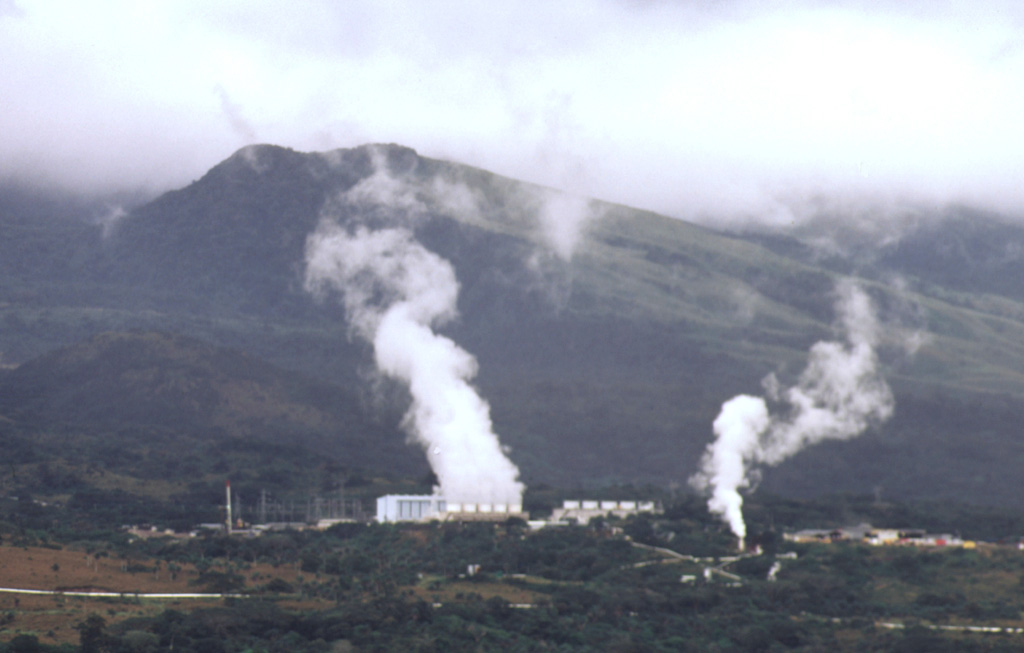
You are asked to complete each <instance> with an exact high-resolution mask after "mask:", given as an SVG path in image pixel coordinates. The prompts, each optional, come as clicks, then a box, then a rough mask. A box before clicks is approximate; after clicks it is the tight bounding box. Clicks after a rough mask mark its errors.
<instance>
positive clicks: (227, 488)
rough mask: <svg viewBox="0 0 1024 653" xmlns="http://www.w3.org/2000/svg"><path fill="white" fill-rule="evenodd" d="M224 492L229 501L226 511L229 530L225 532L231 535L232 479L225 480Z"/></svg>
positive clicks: (226, 523) (226, 522)
mask: <svg viewBox="0 0 1024 653" xmlns="http://www.w3.org/2000/svg"><path fill="white" fill-rule="evenodd" d="M224 493H225V495H226V499H227V503H226V504H225V511H224V512H225V514H226V515H227V519H226V521H225V525H226V526H227V530H226V531H225V532H226V533H227V534H228V535H231V481H230V480H228V481H225V484H224Z"/></svg>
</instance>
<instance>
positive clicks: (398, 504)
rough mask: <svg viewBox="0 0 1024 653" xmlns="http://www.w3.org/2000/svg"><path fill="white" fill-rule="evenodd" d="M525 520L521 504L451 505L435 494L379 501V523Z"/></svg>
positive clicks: (380, 499)
mask: <svg viewBox="0 0 1024 653" xmlns="http://www.w3.org/2000/svg"><path fill="white" fill-rule="evenodd" d="M509 517H519V518H522V519H525V518H526V515H525V514H524V513H523V506H522V504H504V503H493V504H491V503H452V502H449V501H446V500H445V499H444V497H439V496H436V495H416V494H388V495H385V496H382V497H378V498H377V521H378V522H380V523H382V524H385V523H395V522H417V521H430V520H439V521H449V520H451V521H501V520H505V519H508V518H509Z"/></svg>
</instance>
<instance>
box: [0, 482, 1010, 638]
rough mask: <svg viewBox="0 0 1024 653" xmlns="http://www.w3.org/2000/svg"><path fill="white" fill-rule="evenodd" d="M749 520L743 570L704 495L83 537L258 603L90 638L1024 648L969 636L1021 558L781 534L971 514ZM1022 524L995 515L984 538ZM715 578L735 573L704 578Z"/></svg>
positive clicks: (808, 506) (1002, 602) (1002, 622)
mask: <svg viewBox="0 0 1024 653" xmlns="http://www.w3.org/2000/svg"><path fill="white" fill-rule="evenodd" d="M619 491H621V488H620V489H619ZM750 504H751V505H750V507H751V510H750V514H751V529H752V538H753V539H756V540H758V541H760V542H761V543H762V545H763V546H764V548H765V553H764V555H761V556H756V557H747V558H742V559H739V560H734V561H732V562H729V559H728V558H727V557H726V556H727V555H729V554H730V551H729V549H730V547H731V546H732V538H731V537H729V536H728V534H726V533H725V532H723V529H722V526H721V524H720V523H719V522H718V521H717V519H716V518H714V517H713V516H711V515H710V514H708V512H707V511H706V509H704V508H703V502H702V501H701V500H699V499H698V498H696V497H691V496H686V497H683V498H681V499H680V500H677V501H675V502H670V503H669V504H668V505H667V510H666V513H665V514H664V515H642V516H635V517H631V518H629V519H626V520H618V519H604V520H595V521H594V522H592V523H591V524H590V525H589V526H588V527H582V526H569V527H560V528H549V529H545V530H541V531H538V532H530V531H529V530H528V529H527V527H526V524H525V523H523V522H522V521H520V520H515V519H513V520H509V521H507V522H505V523H503V524H485V523H463V524H458V523H449V524H438V523H433V524H424V525H399V526H390V525H389V526H382V525H364V524H342V525H338V526H335V527H333V528H330V529H328V530H326V531H322V532H319V531H301V532H300V531H283V532H279V533H273V534H267V535H264V536H262V537H258V538H241V537H233V538H226V537H223V536H205V537H199V538H194V539H190V540H184V541H175V540H170V539H161V538H155V539H148V540H139V541H135V542H128V541H127V540H124V539H110V538H108V539H107V540H106V541H105V542H104V541H101V540H92V541H91V542H92V543H91V544H86V542H85V541H83V540H78V541H77V543H76V544H75V546H77V547H83V546H85V547H87V548H86V550H87V551H91V552H93V555H100V553H101V552H103V554H104V555H110V556H112V557H119V558H121V559H123V560H126V561H128V562H126V564H128V565H129V566H130V567H132V568H134V569H136V570H137V573H151V572H152V571H153V570H154V569H156V570H159V569H160V568H166V569H167V570H168V571H173V570H176V569H181V568H183V567H184V566H186V565H195V566H196V568H197V569H198V570H199V574H198V575H197V576H196V577H195V580H193V581H191V584H192V585H193V586H195V587H196V588H197V589H200V590H205V591H214V592H240V593H243V594H247V595H248V596H247V597H246V598H229V599H225V600H224V601H223V602H222V603H221V604H220V605H217V606H215V607H210V606H206V607H195V606H189V605H188V604H186V603H179V604H178V605H177V606H175V607H174V608H173V609H168V610H166V611H164V612H162V613H159V614H157V615H156V616H152V617H150V616H146V617H143V616H139V617H132V618H129V619H124V618H123V617H121V618H117V619H110V618H108V617H111V616H112V615H113V614H114V613H113V612H111V614H110V615H107V616H104V615H100V614H94V615H92V616H89V617H88V618H85V619H83V620H82V621H81V622H80V623H79V625H78V631H79V634H80V645H81V648H80V649H79V650H82V651H86V650H100V651H136V650H151V651H164V650H175V651H226V652H236V651H238V652H240V651H247V650H253V651H284V650H288V651H325V652H326V651H336V650H350V649H351V650H379V651H499V650H500V651H506V650H522V651H536V650H559V651H608V650H623V651H690V650H692V651H784V650H792V651H820V650H832V651H892V650H896V651H901V650H907V651H909V650H928V651H933V650H934V651H943V650H958V651H961V650H966V651H1010V650H1019V647H1020V645H1021V641H1020V637H1022V635H1016V634H1001V635H989V634H982V633H965V632H963V631H962V630H957V629H956V627H957V626H1000V627H1015V628H1016V627H1021V626H1024V598H1022V596H1021V592H1020V583H1021V580H1020V579H1021V578H1022V577H1024V557H1021V554H1020V552H1019V551H1018V550H1017V549H1016V547H1015V546H1014V547H1009V546H1007V547H998V546H983V547H980V548H978V549H975V550H965V549H948V550H943V549H933V550H924V549H907V548H900V547H869V546H866V545H859V544H834V545H792V544H788V543H785V542H783V541H782V540H781V538H779V537H778V535H777V531H775V530H774V529H775V528H776V527H780V526H781V525H782V524H783V523H786V524H788V523H802V522H811V521H813V522H815V523H816V524H818V525H828V524H829V521H828V520H829V517H828V515H830V514H831V515H833V518H838V517H837V516H838V515H839V514H840V513H842V512H844V511H845V512H846V514H847V515H850V516H863V515H866V514H871V515H873V516H875V517H879V518H881V517H882V516H883V515H884V514H888V515H890V516H891V517H892V518H907V519H911V520H914V521H913V522H911V523H913V524H914V525H920V524H921V523H923V521H927V520H928V519H942V518H943V517H945V518H959V517H958V515H957V513H956V512H955V511H951V512H948V513H945V514H944V513H943V512H942V511H941V508H940V507H939V506H919V505H885V506H880V505H878V504H874V503H872V501H871V500H868V499H866V498H858V497H848V496H837V497H833V498H831V499H828V500H823V501H820V502H811V503H803V502H793V501H791V500H782V499H778V498H773V497H770V496H755V497H752V498H751V501H750ZM5 517H6V518H10V517H11V515H5ZM1010 518H1011V517H1010V516H1009V514H995V513H993V514H990V515H988V516H987V517H986V516H984V515H982V516H978V517H976V518H975V521H974V522H973V523H972V524H971V527H972V528H976V529H979V531H981V530H984V529H988V528H993V527H995V526H996V525H997V523H998V520H999V519H1003V520H1006V519H1010ZM1013 518H1014V519H1019V517H1016V516H1014V517H1013ZM1005 523H1010V522H1005ZM55 534H56V535H59V531H55ZM40 535H41V533H40V532H35V535H33V533H32V532H29V531H27V530H21V529H19V528H18V527H17V526H14V525H11V524H10V523H8V526H7V530H6V532H5V533H4V536H3V537H4V541H5V543H7V544H8V545H9V544H10V543H11V542H12V541H18V542H22V543H28V542H29V541H30V539H31V538H33V537H36V538H37V537H39V536H40ZM33 541H35V542H36V543H38V542H39V540H33ZM637 544H646V545H652V546H657V547H660V548H662V549H668V550H674V551H677V552H679V553H681V554H684V556H693V555H696V556H697V558H690V557H684V558H676V557H672V556H670V555H668V554H666V553H663V552H661V551H658V550H655V549H652V548H650V547H649V546H637ZM0 552H2V549H0ZM783 553H786V555H782V554H783ZM791 553H795V554H796V557H793V556H792V555H789V554H791ZM775 564H778V565H779V568H778V571H777V572H776V575H775V580H774V581H770V580H768V572H769V570H770V569H771V568H772V567H773V565H775ZM254 565H273V566H274V567H288V568H294V569H297V570H298V571H299V574H300V575H299V576H298V580H297V581H296V582H295V583H289V582H285V581H283V580H281V579H275V580H274V581H272V582H268V581H267V580H266V579H265V578H262V577H259V575H258V574H253V573H251V571H250V570H251V569H252V568H253V566H254ZM708 567H716V568H721V569H723V570H725V571H728V572H729V573H730V574H731V576H728V577H725V576H720V575H717V574H713V575H712V577H711V578H710V579H706V578H705V575H704V570H705V568H708ZM471 570H473V571H472V572H471ZM474 572H475V573H474ZM687 578H689V579H691V580H685V579H687ZM734 579H736V580H734ZM14 623H15V625H16V623H17V622H16V621H15V622H14ZM886 624H898V625H899V626H900V627H899V628H894V627H892V626H891V625H890V626H887V625H886ZM28 637H30V636H29V635H25V634H22V635H19V636H17V637H8V638H5V637H4V636H3V631H0V639H2V640H3V641H5V642H7V643H6V644H5V645H4V644H0V651H19V650H62V649H60V648H47V647H43V648H36V649H33V648H24V647H29V646H32V645H36V646H38V641H36V642H34V643H33V642H30V641H29V640H28V639H27V638H28ZM919 646H925V648H924V649H921V648H915V647H919ZM349 647H350V648H349ZM63 650H67V649H63Z"/></svg>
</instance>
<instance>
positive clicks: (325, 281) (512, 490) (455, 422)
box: [306, 175, 523, 505]
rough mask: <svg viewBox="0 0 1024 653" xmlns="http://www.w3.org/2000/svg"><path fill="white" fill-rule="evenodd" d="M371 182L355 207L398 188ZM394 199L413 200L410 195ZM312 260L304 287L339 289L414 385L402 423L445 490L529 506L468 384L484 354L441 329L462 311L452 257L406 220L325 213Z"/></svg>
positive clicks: (381, 354) (454, 498) (387, 363)
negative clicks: (378, 224)
mask: <svg viewBox="0 0 1024 653" xmlns="http://www.w3.org/2000/svg"><path fill="white" fill-rule="evenodd" d="M367 181H368V184H366V185H362V184H361V185H360V186H359V187H357V188H355V189H353V191H354V193H353V192H352V191H350V193H351V197H349V198H347V199H348V201H349V205H350V206H355V205H357V203H356V202H355V201H356V200H357V201H358V205H362V206H363V207H364V208H367V210H369V207H368V206H367V204H366V202H367V201H368V199H371V198H370V195H374V194H375V193H374V191H383V192H384V194H385V195H393V191H394V190H395V188H396V186H395V184H393V183H386V181H387V180H386V179H385V177H384V176H380V175H375V176H374V177H371V178H369V179H368V180H367ZM392 181H393V180H392ZM392 199H400V200H402V201H399V202H398V206H399V207H402V206H404V208H406V209H408V208H410V207H411V206H412V205H411V204H409V202H411V201H413V200H411V199H410V198H408V197H405V198H404V199H402V198H395V197H392ZM399 213H400V214H402V215H408V213H407V212H404V213H403V212H402V211H399ZM378 217H379V216H378ZM306 266H307V267H306V288H307V289H308V290H309V291H311V292H314V293H322V292H324V291H325V290H327V289H334V290H337V291H339V292H340V293H341V295H342V297H343V301H344V305H345V312H346V315H347V317H348V320H349V322H350V324H351V327H352V330H353V332H354V333H355V334H356V335H358V336H359V337H361V338H363V339H365V340H366V341H368V342H369V343H371V344H372V345H373V351H374V358H375V362H376V365H377V368H378V369H379V370H380V372H381V373H382V374H384V375H385V376H387V377H390V378H393V379H397V380H400V381H402V382H404V383H406V384H407V385H408V387H409V391H410V394H411V395H412V406H411V407H410V409H409V411H408V413H407V414H406V417H405V421H404V424H403V426H404V427H405V429H406V430H407V432H408V433H409V434H410V436H411V437H412V438H414V439H415V440H416V441H417V442H419V443H420V444H421V445H422V446H423V448H424V450H425V451H426V453H427V459H428V461H429V463H430V466H431V468H432V469H433V470H434V473H435V475H436V476H437V478H438V482H439V483H440V488H439V492H440V494H441V495H442V496H444V497H445V498H446V499H447V500H448V501H451V502H459V503H492V504H509V505H517V504H521V503H522V493H523V484H522V483H520V482H519V481H518V476H519V470H518V469H517V468H516V466H515V465H514V464H513V463H512V462H511V461H510V460H509V459H508V457H507V456H506V455H505V453H504V451H503V449H502V447H501V445H500V443H499V442H498V437H497V435H495V433H494V430H493V427H492V424H491V419H490V408H489V406H488V405H487V403H486V402H485V401H484V400H483V399H482V398H481V397H480V396H479V395H478V394H477V392H476V391H475V390H474V388H473V387H472V385H470V383H469V381H470V379H472V378H473V376H474V375H475V374H476V371H477V364H476V360H475V359H474V358H473V357H472V356H471V355H470V354H469V353H467V352H466V351H464V350H463V349H461V348H460V347H459V346H458V345H456V344H455V343H454V342H453V341H452V340H450V339H449V338H446V337H444V336H441V335H439V334H437V333H435V332H434V331H433V327H436V326H439V325H442V324H444V323H445V322H446V321H448V320H451V319H452V318H454V317H455V316H456V301H457V298H458V292H459V284H458V280H457V279H456V277H455V271H454V269H453V268H452V266H451V264H450V263H448V261H446V260H444V259H443V258H441V257H440V256H437V255H436V254H434V253H433V252H430V251H428V250H427V249H426V248H424V247H423V246H422V245H421V244H420V243H419V242H417V241H416V239H415V237H414V236H413V233H412V232H411V231H410V230H409V229H408V228H407V227H404V226H399V227H383V228H378V229H375V230H374V229H370V228H369V227H367V226H366V225H357V226H355V227H354V228H352V229H346V228H344V227H342V226H339V225H337V224H334V223H333V222H330V221H326V220H325V221H324V222H323V223H322V224H321V226H320V228H319V229H318V230H317V231H316V232H315V233H314V234H312V235H311V236H310V237H309V240H308V242H307V246H306Z"/></svg>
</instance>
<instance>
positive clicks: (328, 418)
mask: <svg viewBox="0 0 1024 653" xmlns="http://www.w3.org/2000/svg"><path fill="white" fill-rule="evenodd" d="M368 408H369V407H368V406H365V405H364V404H363V403H362V402H361V401H360V399H359V398H358V397H357V396H355V395H354V394H352V393H351V392H348V391H346V390H344V389H342V388H340V387H337V386H334V385H331V384H328V383H325V382H322V381H317V380H313V379H311V378H309V377H305V376H302V375H300V374H296V373H291V372H283V371H281V370H279V369H276V368H274V367H273V366H271V365H268V364H266V363H263V362H261V361H258V360H256V359H254V358H252V357H251V356H248V355H246V354H243V353H240V352H237V351H232V350H228V349H225V348H221V347H213V346H210V345H207V344H205V343H202V342H199V341H196V340H193V339H190V338H186V337H183V336H179V335H171V334H164V333H153V332H134V333H104V334H100V335H98V336H96V337H94V338H92V339H91V340H89V341H87V342H84V343H81V344H79V345H75V346H72V347H69V348H65V349H61V350H58V351H55V352H52V353H50V354H46V355H45V356H42V357H40V358H38V359H35V360H33V361H30V362H28V363H25V364H24V365H21V366H20V367H18V368H17V369H15V370H12V371H9V372H7V373H6V374H5V375H3V376H2V377H0V414H3V415H7V416H8V417H9V418H10V419H11V420H12V423H13V424H17V425H19V430H20V431H22V432H24V431H25V430H26V429H33V430H35V431H36V432H38V433H39V434H40V436H39V438H38V440H39V442H40V444H41V446H48V445H49V446H51V447H52V448H53V450H54V451H58V452H59V455H61V456H62V457H65V458H66V459H68V460H74V461H75V462H76V463H81V464H86V463H87V464H91V465H98V466H100V467H105V468H108V469H111V470H112V471H118V472H120V473H124V474H128V475H131V476H140V477H143V478H144V477H145V476H146V475H150V476H156V477H158V478H167V479H174V480H181V479H182V478H183V477H185V475H195V476H196V477H197V478H201V477H202V475H203V474H204V473H208V472H211V471H216V472H220V473H226V472H228V471H230V470H236V471H238V470H242V469H245V468H247V467H249V466H251V465H254V464H255V463H260V465H262V466H263V469H262V470H260V469H252V468H250V469H247V470H246V473H247V474H250V475H251V474H258V473H259V472H260V471H268V470H269V469H270V468H272V467H283V468H284V469H286V470H289V472H288V473H291V474H293V475H294V476H295V477H296V478H301V477H302V476H303V475H304V474H306V473H307V472H304V471H303V470H302V469H301V467H298V466H299V465H303V464H313V465H323V464H327V463H331V464H334V465H337V466H339V467H344V468H349V469H374V470H390V471H391V472H392V473H397V474H403V473H404V474H422V473H423V471H424V469H425V467H424V465H423V462H422V456H420V455H418V454H417V452H416V451H415V450H414V449H413V448H410V447H408V446H406V445H405V442H404V435H403V434H401V433H399V432H398V431H397V430H396V428H395V424H396V423H397V422H398V419H399V418H400V413H397V414H394V415H391V414H388V411H387V408H386V407H383V408H384V410H383V412H384V416H385V417H387V418H390V419H382V417H381V416H380V415H379V413H378V412H374V413H371V412H369V411H368ZM375 408H376V409H380V408H382V407H381V406H377V407H375ZM112 448H113V450H116V449H117V448H122V449H124V450H125V453H130V455H128V456H121V455H118V456H114V455H112V454H113V450H112ZM311 461H312V462H311ZM256 466H257V467H259V465H256ZM236 476H238V475H236ZM296 484H298V485H301V482H299V483H296Z"/></svg>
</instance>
